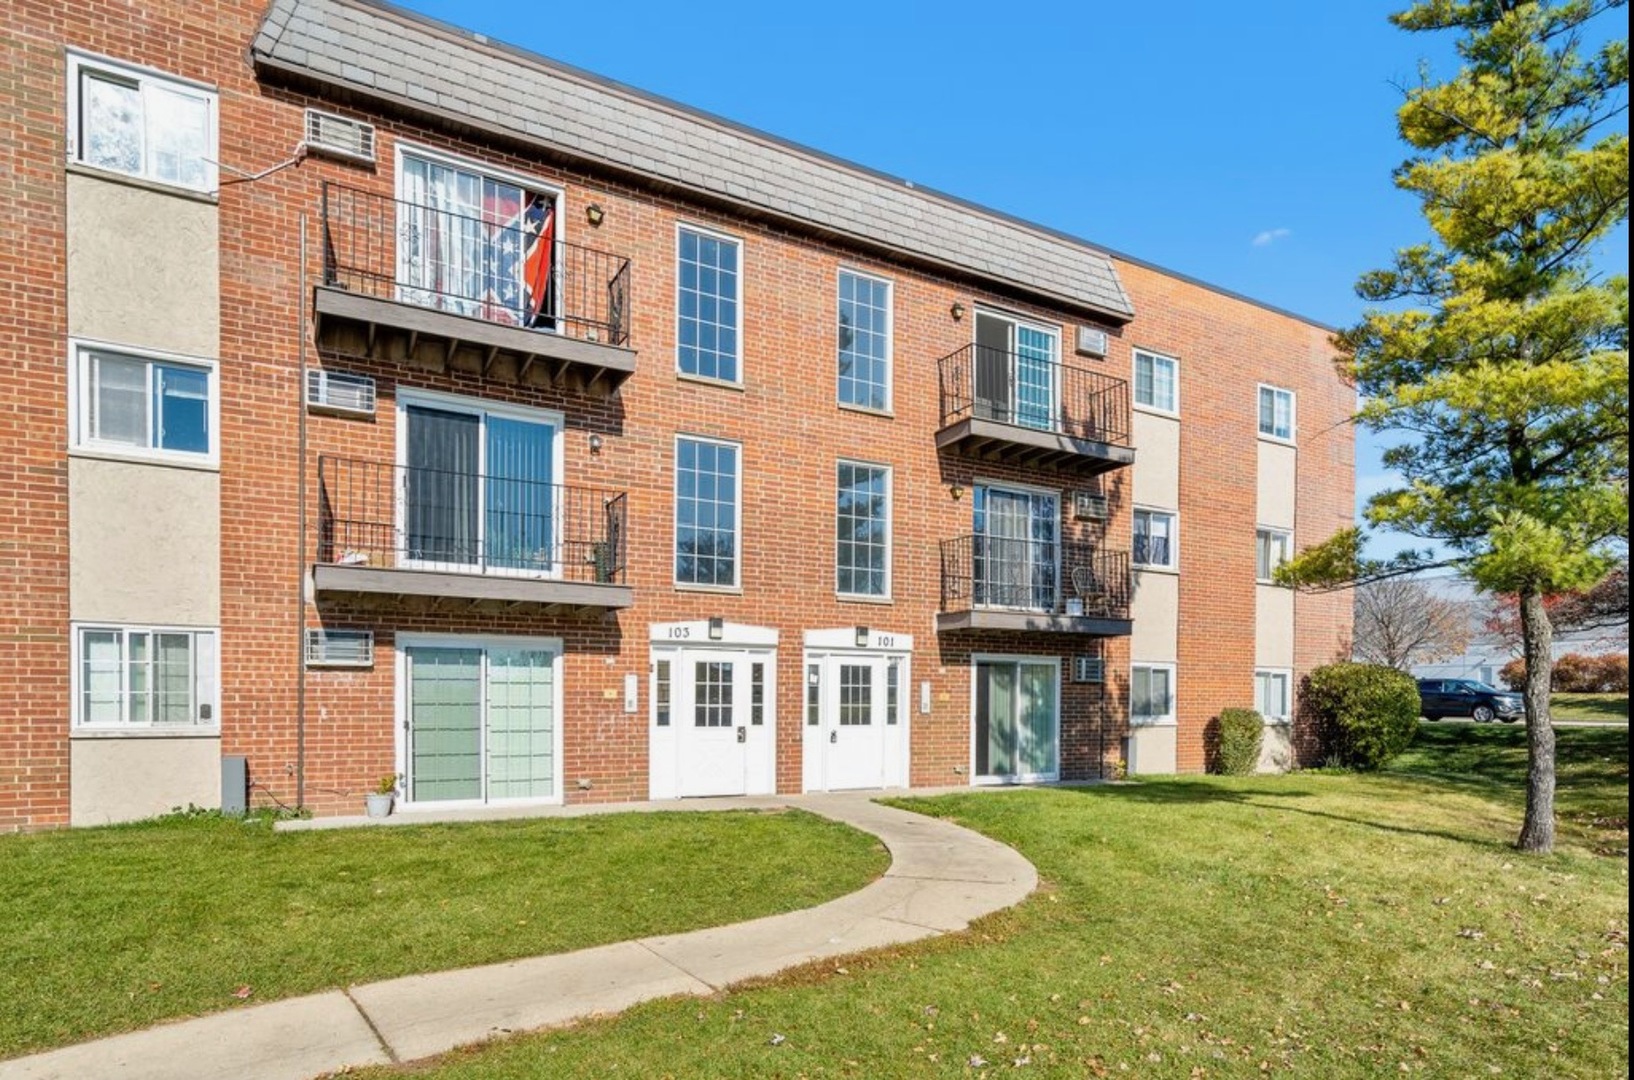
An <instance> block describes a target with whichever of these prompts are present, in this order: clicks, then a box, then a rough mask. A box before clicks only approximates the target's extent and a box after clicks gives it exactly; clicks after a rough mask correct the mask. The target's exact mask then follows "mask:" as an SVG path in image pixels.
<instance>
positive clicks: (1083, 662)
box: [1072, 656, 1106, 683]
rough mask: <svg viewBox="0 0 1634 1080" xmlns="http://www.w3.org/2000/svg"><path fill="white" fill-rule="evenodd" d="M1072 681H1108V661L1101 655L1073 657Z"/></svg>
mask: <svg viewBox="0 0 1634 1080" xmlns="http://www.w3.org/2000/svg"><path fill="white" fill-rule="evenodd" d="M1072 681H1073V682H1075V683H1104V682H1106V661H1105V660H1104V659H1103V658H1101V657H1099V656H1075V657H1073V658H1072Z"/></svg>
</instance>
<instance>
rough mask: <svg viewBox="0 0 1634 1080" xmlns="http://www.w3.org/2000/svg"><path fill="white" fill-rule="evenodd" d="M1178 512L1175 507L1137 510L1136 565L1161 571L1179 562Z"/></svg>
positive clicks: (1171, 567) (1172, 567)
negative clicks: (1170, 508)
mask: <svg viewBox="0 0 1634 1080" xmlns="http://www.w3.org/2000/svg"><path fill="white" fill-rule="evenodd" d="M1177 525H1178V515H1177V514H1175V512H1174V511H1173V510H1148V509H1144V508H1137V509H1136V510H1135V536H1134V540H1135V550H1134V564H1135V565H1136V566H1144V567H1148V568H1156V569H1160V570H1173V569H1175V568H1176V567H1178V566H1179V565H1180V553H1179V552H1178V551H1177V550H1176V544H1175V540H1176V537H1177V534H1178V532H1179V529H1178V528H1177Z"/></svg>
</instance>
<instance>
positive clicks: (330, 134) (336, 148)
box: [306, 109, 374, 165]
mask: <svg viewBox="0 0 1634 1080" xmlns="http://www.w3.org/2000/svg"><path fill="white" fill-rule="evenodd" d="M306 148H307V150H309V151H311V152H312V153H314V154H323V155H325V156H327V157H336V158H342V159H344V160H346V161H358V162H363V163H364V164H368V165H372V164H374V125H373V124H365V123H364V122H363V121H361V120H351V119H348V118H347V117H344V116H336V115H335V114H334V113H326V112H319V111H318V110H317V109H308V110H306Z"/></svg>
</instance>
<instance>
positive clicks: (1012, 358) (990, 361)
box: [936, 345, 1129, 445]
mask: <svg viewBox="0 0 1634 1080" xmlns="http://www.w3.org/2000/svg"><path fill="white" fill-rule="evenodd" d="M936 370H937V375H938V377H939V380H940V383H941V392H942V426H943V427H947V426H948V425H949V424H952V423H955V422H957V421H959V420H963V419H966V418H970V417H973V418H975V419H977V420H993V421H997V422H998V423H1001V424H1009V425H1011V426H1013V427H1020V428H1032V429H1034V430H1036V431H1049V432H1055V433H1057V434H1061V435H1070V436H1072V437H1073V438H1078V439H1088V440H1090V441H1092V442H1102V443H1111V444H1115V445H1125V444H1127V443H1128V441H1129V384H1128V383H1127V382H1126V381H1124V380H1123V379H1116V378H1113V377H1112V376H1110V375H1103V374H1101V373H1100V372H1098V371H1088V370H1086V369H1084V368H1075V367H1069V366H1067V365H1066V364H1061V363H1057V362H1056V361H1053V360H1045V359H1039V358H1038V357H1036V356H1029V355H1027V354H1023V353H1014V352H1007V351H1005V350H1003V349H994V348H991V347H989V346H986V345H966V346H965V347H964V348H962V349H960V350H959V351H958V352H954V353H950V354H949V355H947V356H944V357H942V359H940V360H938V361H937V362H936Z"/></svg>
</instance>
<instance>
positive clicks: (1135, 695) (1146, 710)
mask: <svg viewBox="0 0 1634 1080" xmlns="http://www.w3.org/2000/svg"><path fill="white" fill-rule="evenodd" d="M1129 722H1130V723H1132V724H1172V723H1174V665H1173V664H1136V665H1135V667H1134V672H1133V674H1132V676H1131V678H1130V680H1129Z"/></svg>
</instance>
